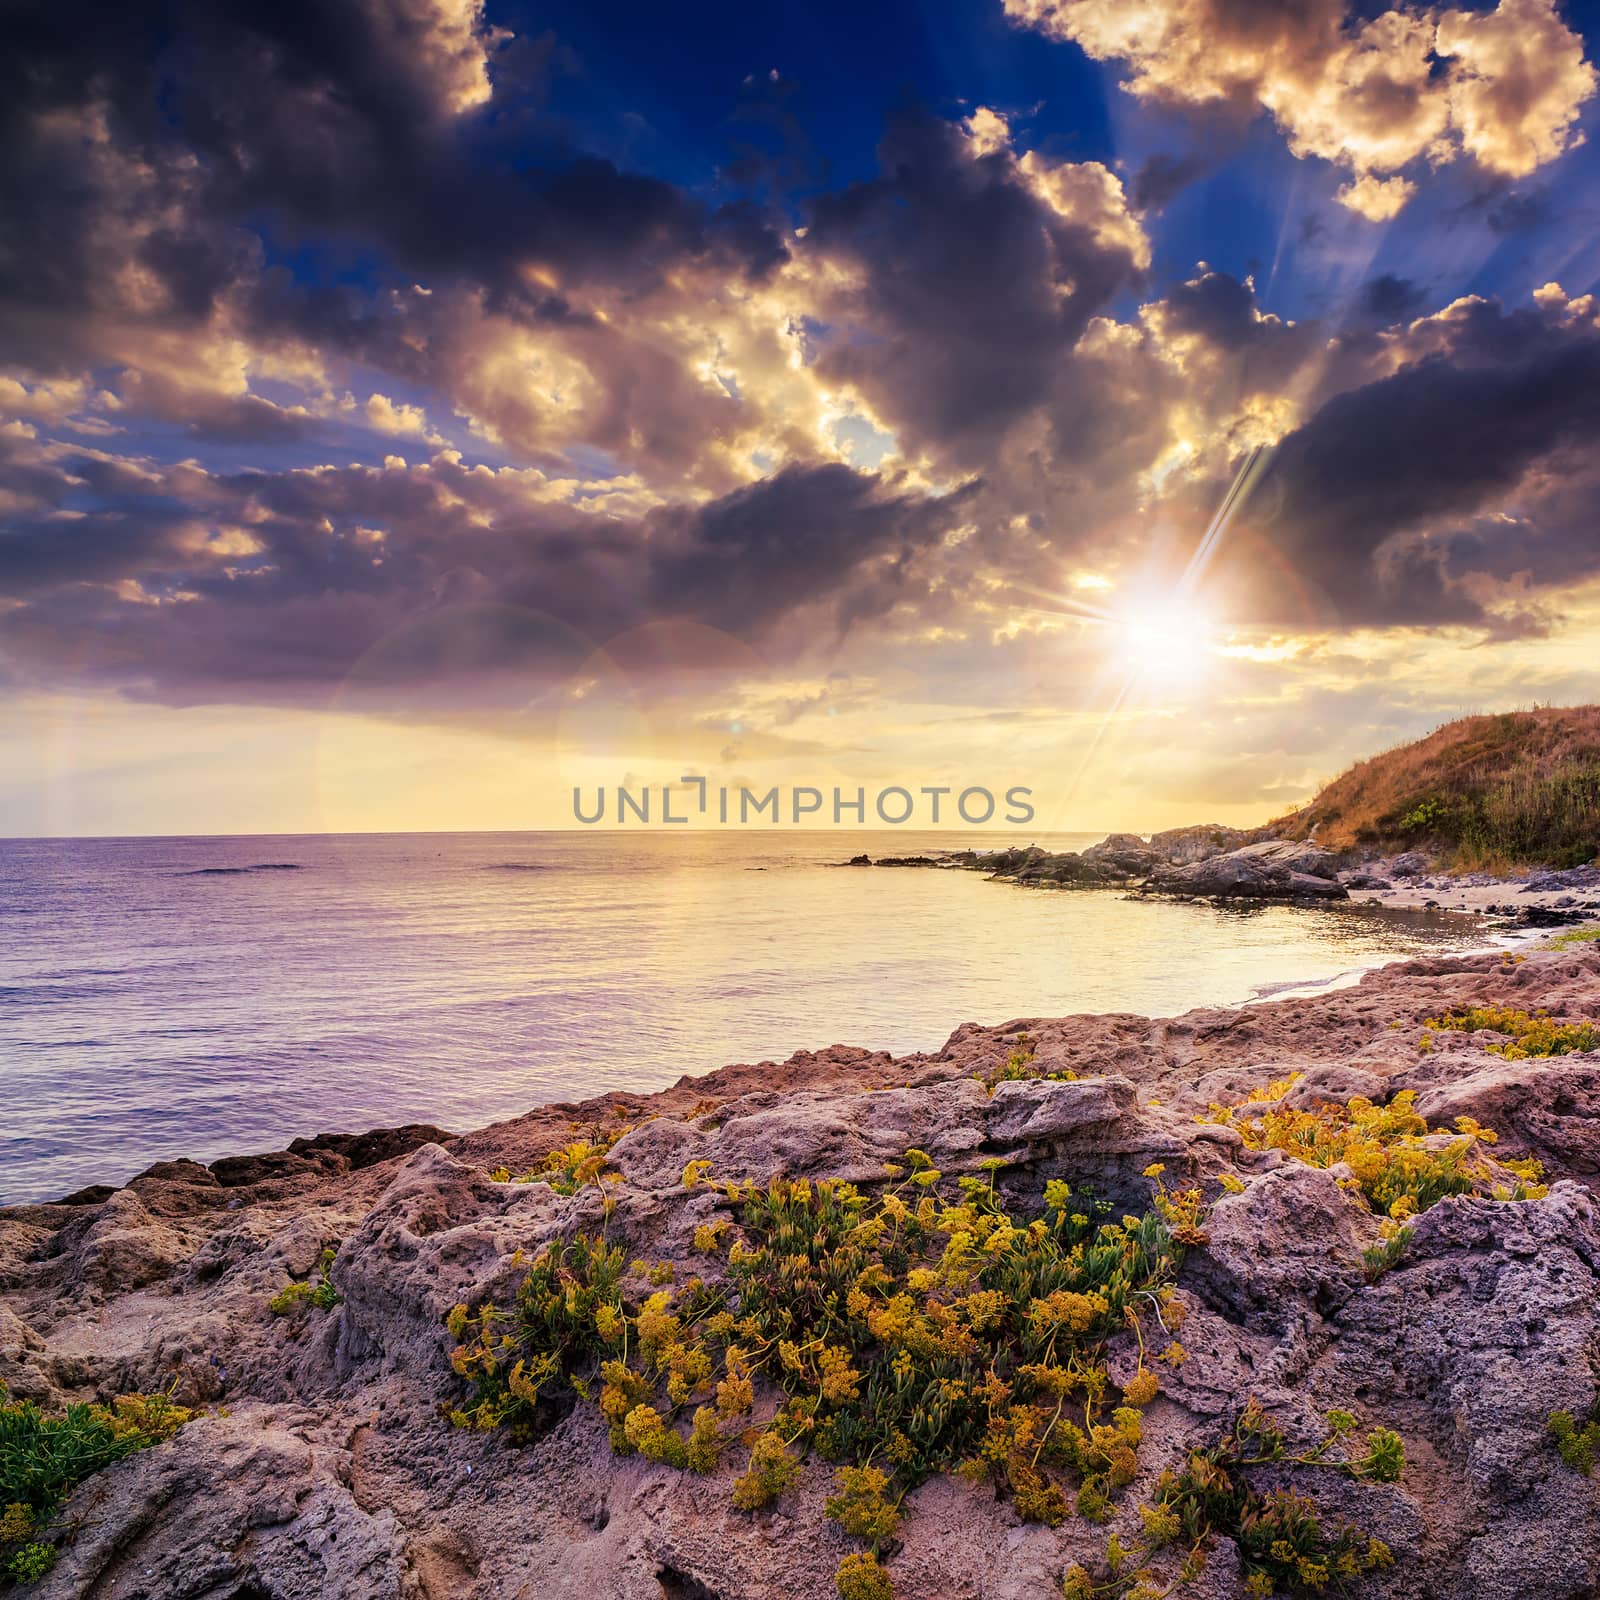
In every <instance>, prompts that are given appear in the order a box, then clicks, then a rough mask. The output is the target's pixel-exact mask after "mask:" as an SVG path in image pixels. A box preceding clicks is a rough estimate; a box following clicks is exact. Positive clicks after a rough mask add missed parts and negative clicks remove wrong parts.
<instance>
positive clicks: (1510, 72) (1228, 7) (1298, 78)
mask: <svg viewBox="0 0 1600 1600" xmlns="http://www.w3.org/2000/svg"><path fill="white" fill-rule="evenodd" d="M1005 9H1006V13H1007V15H1008V16H1010V17H1011V18H1012V19H1013V20H1014V21H1016V22H1017V23H1019V24H1022V25H1024V26H1028V27H1034V28H1038V29H1040V30H1042V31H1043V32H1045V33H1047V34H1049V35H1051V36H1052V37H1054V38H1058V39H1064V40H1071V41H1072V42H1074V43H1076V44H1077V45H1079V46H1080V47H1081V48H1082V49H1083V50H1084V51H1085V52H1086V53H1087V54H1088V55H1090V56H1092V57H1093V58H1094V59H1096V60H1100V61H1114V62H1117V63H1119V64H1120V65H1121V66H1122V68H1123V69H1124V71H1125V73H1126V77H1125V86H1126V88H1127V89H1128V90H1129V91H1130V92H1131V93H1133V94H1135V95H1139V96H1141V97H1144V98H1147V99H1151V100H1157V101H1161V102H1164V103H1166V104H1169V105H1179V106H1182V105H1189V106H1197V105H1205V104H1209V103H1216V102H1230V103H1233V104H1235V105H1238V106H1241V107H1242V108H1244V109H1246V110H1254V109H1260V110H1264V111H1266V112H1267V113H1269V114H1270V115H1271V116H1272V118H1273V119H1274V120H1275V121H1276V122H1277V124H1278V126H1279V127H1280V128H1281V129H1282V130H1283V133H1284V136H1285V137H1286V139H1287V140H1288V143H1289V147H1290V149H1291V150H1293V152H1294V153H1295V154H1296V155H1297V156H1301V157H1308V156H1316V157H1320V158H1321V159H1323V160H1325V161H1330V162H1333V163H1335V164H1336V165H1339V166H1342V167H1345V168H1347V169H1349V170H1350V171H1351V172H1352V174H1353V176H1352V178H1351V180H1350V181H1349V182H1348V183H1346V184H1345V185H1344V186H1343V187H1342V188H1341V189H1340V190H1339V191H1338V199H1339V200H1340V202H1341V203H1342V204H1344V205H1346V206H1348V207H1349V208H1350V209H1351V210H1353V211H1355V212H1358V213H1359V214H1360V215H1362V216H1364V217H1367V218H1368V219H1370V220H1372V221H1384V220H1386V219H1388V218H1389V217H1392V216H1394V215H1395V214H1396V213H1397V212H1398V211H1399V210H1400V209H1401V207H1402V206H1403V205H1404V204H1405V202H1406V200H1407V199H1409V198H1410V196H1411V195H1412V194H1413V193H1414V192H1415V183H1414V181H1413V180H1412V179H1411V178H1408V177H1405V176H1402V174H1403V173H1404V172H1405V170H1406V169H1408V168H1410V169H1415V168H1418V167H1420V166H1423V165H1428V166H1433V167H1438V166H1442V165H1445V164H1447V163H1449V162H1451V161H1456V160H1460V159H1463V158H1470V159H1471V160H1473V161H1475V162H1476V163H1477V164H1478V165H1479V166H1480V167H1481V168H1483V169H1484V170H1485V171H1487V172H1491V173H1494V174H1497V175H1500V176H1502V177H1508V178H1520V177H1526V176H1527V175H1528V174H1530V173H1532V172H1534V171H1536V170H1538V168H1540V167H1541V166H1544V165H1545V164H1547V163H1548V162H1551V161H1553V160H1555V159H1556V157H1558V156H1559V155H1561V154H1562V153H1563V152H1564V151H1565V150H1567V149H1570V148H1571V147H1572V146H1573V144H1574V143H1576V142H1577V141H1578V140H1579V139H1581V134H1579V133H1578V132H1577V131H1576V128H1575V124H1576V122H1577V120H1578V114H1579V111H1580V109H1581V108H1582V106H1583V105H1584V104H1585V102H1587V101H1588V100H1589V99H1591V98H1592V97H1593V95H1594V92H1595V84H1596V75H1595V70H1594V68H1593V67H1592V66H1590V65H1589V64H1588V62H1586V61H1585V60H1584V52H1583V39H1582V37H1581V36H1580V35H1579V34H1578V33H1576V32H1574V31H1573V30H1572V29H1570V28H1569V27H1568V26H1567V25H1566V24H1565V23H1564V22H1563V21H1562V19H1561V15H1560V13H1559V11H1558V10H1557V7H1556V0H1499V4H1498V5H1497V6H1496V8H1495V9H1494V10H1493V11H1492V12H1488V13H1479V12H1471V11H1458V10H1440V9H1421V8H1417V9H1412V8H1396V9H1392V10H1387V11H1382V12H1379V13H1378V14H1376V15H1373V16H1369V17H1367V18H1365V20H1363V19H1362V16H1361V13H1360V12H1359V11H1358V10H1355V9H1354V8H1352V7H1350V6H1348V5H1347V4H1346V0H1296V3H1294V4H1290V5H1260V4H1257V3H1255V0H1139V3H1138V4H1131V5H1130V4H1127V3H1125V0H1005Z"/></svg>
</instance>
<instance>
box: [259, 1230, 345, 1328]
mask: <svg viewBox="0 0 1600 1600" xmlns="http://www.w3.org/2000/svg"><path fill="white" fill-rule="evenodd" d="M338 1254H339V1250H338V1246H337V1245H329V1246H328V1247H327V1248H326V1249H325V1250H324V1251H323V1252H322V1254H321V1255H320V1256H318V1258H317V1265H316V1268H315V1270H314V1272H313V1274H312V1276H311V1277H309V1278H306V1279H304V1280H303V1281H301V1282H295V1281H293V1280H291V1281H290V1282H288V1283H286V1284H285V1285H284V1286H283V1287H282V1288H281V1289H280V1290H278V1292H277V1293H276V1294H275V1295H273V1297H272V1298H271V1299H270V1300H268V1301H267V1310H268V1311H270V1312H271V1313H272V1314H273V1316H275V1317H291V1316H297V1315H299V1314H300V1313H302V1312H305V1311H307V1310H309V1309H311V1308H312V1307H315V1308H316V1309H317V1310H318V1311H331V1310H332V1309H333V1308H334V1307H335V1306H336V1305H339V1304H340V1303H341V1302H342V1301H343V1299H344V1296H343V1295H342V1294H340V1293H339V1291H338V1290H337V1289H335V1288H334V1286H333V1263H334V1261H335V1260H336V1259H337V1257H338Z"/></svg>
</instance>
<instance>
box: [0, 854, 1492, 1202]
mask: <svg viewBox="0 0 1600 1600" xmlns="http://www.w3.org/2000/svg"><path fill="white" fill-rule="evenodd" d="M1096 837H1097V836H1096V835H1093V834H1058V835H1040V836H1038V838H1037V842H1038V843H1040V844H1043V845H1045V846H1046V847H1047V848H1050V849H1081V848H1083V847H1084V846H1085V845H1086V844H1090V843H1092V842H1093V841H1094V840H1095V838H1096ZM1027 842H1029V840H1028V839H1026V838H1018V839H1009V838H1005V837H1002V836H998V835H996V834H994V833H983V834H981V835H975V836H972V837H963V836H962V835H960V834H958V833H951V832H948V831H945V832H939V833H931V834H906V833H901V832H899V831H895V832H893V833H885V832H882V831H880V832H874V833H863V834H851V833H842V832H817V833H806V832H799V831H790V830H779V829H773V830H771V831H770V832H764V831H757V830H749V831H737V832H736V831H731V830H730V831H727V832H688V831H684V832H676V831H674V832H647V831H644V830H637V831H632V832H629V831H627V830H617V831H610V832H603V833H602V832H594V833H579V832H559V833H499V834H496V833H464V834H440V833H427V834H385V835H378V834H363V835H339V836H323V837H313V836H305V835H295V836H288V837H251V838H243V837H240V838H193V839H179V838H168V839H144V838H142V839H51V840H0V1086H3V1091H4V1093H5V1097H6V1116H5V1118H4V1122H3V1125H0V1203H3V1204H14V1203H18V1202H24V1201H36V1200H44V1199H49V1198H56V1197H59V1196H61V1195H64V1194H66V1193H68V1192H70V1191H72V1190H74V1189H76V1188H79V1187H82V1186H84V1185H87V1184H91V1183H121V1182H125V1181H126V1180H127V1179H128V1178H130V1177H132V1176H134V1175H135V1174H137V1173H139V1172H140V1171H142V1170H143V1169H144V1168H145V1167H147V1166H149V1165H150V1164H151V1163H152V1162H154V1161H158V1160H166V1159H172V1158H176V1157H179V1156H187V1157H191V1158H194V1159H196V1160H201V1161H207V1160H212V1159H215V1158H216V1157H218V1156H221V1155H231V1154H243V1153H250V1152H255V1151H262V1150H275V1149H281V1148H283V1146H284V1145H285V1144H287V1143H288V1141H289V1140H291V1139H293V1138H295V1137H296V1136H298V1135H306V1136H309V1135H313V1134H316V1133H322V1132H358V1131H362V1130H365V1129H368V1128H373V1127H388V1126H394V1125H396V1124H400V1123H405V1122H431V1123H434V1124H437V1125H439V1126H441V1127H444V1128H447V1129H450V1130H452V1131H465V1130H467V1129H470V1128H475V1127H480V1126H482V1125H484V1124H485V1123H488V1122H492V1121H495V1120H498V1119H501V1118H506V1117H512V1116H516V1115H518V1114H520V1113H522V1112H524V1111H526V1110H529V1109H530V1108H532V1107H534V1106H538V1105H541V1104H545V1103H548V1102H551V1101H559V1100H573V1099H581V1098H584V1097H587V1096H590V1095H594V1094H599V1093H601V1092H603V1091H605V1090H610V1089H628V1090H651V1089H659V1088H663V1087H665V1086H666V1085H669V1084H671V1083H673V1082H675V1081H676V1080H677V1079H678V1078H680V1077H681V1076H683V1075H684V1074H686V1073H701V1072H707V1071H709V1070H711V1069H713V1068H715V1067H718V1066H721V1065H723V1064H725V1063H727V1062H732V1061H745V1062H760V1061H765V1060H774V1061H781V1060H783V1059H784V1058H786V1057H788V1056H789V1055H791V1054H792V1053H793V1052H795V1051H796V1050H800V1049H817V1048H821V1047H823V1046H826V1045H830V1044H853V1045H864V1046H868V1047H870V1048H873V1049H886V1050H891V1051H894V1052H896V1053H902V1052H908V1051H916V1050H937V1049H938V1048H939V1047H940V1046H941V1045H942V1044H943V1043H944V1041H945V1040H946V1039H947V1038H948V1037H949V1035H950V1034H951V1032H952V1031H953V1030H954V1029H955V1028H956V1027H957V1026H958V1025H960V1024H961V1023H963V1022H979V1023H1001V1022H1006V1021H1009V1020H1012V1019H1016V1018H1024V1017H1043V1016H1060V1015H1064V1014H1067V1013H1071V1012H1083V1011H1132V1012H1141V1013H1145V1014H1148V1015H1170V1014H1173V1013H1177V1012H1180V1011H1184V1010H1186V1009H1188V1008H1190V1007H1193V1006H1198V1005H1211V1004H1232V1003H1237V1002H1242V1001H1246V1000H1249V999H1251V998H1257V997H1261V996H1263V995H1268V994H1275V993H1287V992H1291V991H1294V990H1298V989H1312V988H1316V987H1318V986H1326V985H1329V984H1332V983H1339V982H1344V981H1349V980H1351V979H1352V978H1353V977H1354V976H1355V975H1358V974H1359V973H1360V972H1362V971H1364V970H1366V969H1367V968H1370V967H1373V966H1376V965H1379V964H1381V963H1383V962H1385V961H1389V960H1392V959H1395V958H1397V957H1400V956H1405V955H1409V954H1413V953H1416V952H1419V951H1447V950H1451V949H1460V948H1466V947H1472V946H1478V945H1482V944H1483V943H1484V942H1485V941H1484V937H1483V934H1482V933H1481V931H1479V929H1478V928H1477V926H1476V925H1475V924H1474V923H1473V922H1472V921H1471V920H1470V919H1467V918H1464V917H1461V916H1457V915H1451V914H1448V913H1442V912H1430V911H1410V912H1405V911H1379V910H1375V909H1365V908H1357V907H1346V906H1337V907H1327V906H1315V907H1313V906H1291V905H1277V906H1263V905H1253V906H1248V907H1245V906H1224V905H1212V904H1201V903H1193V904H1182V903H1174V902H1170V901H1161V900H1140V899H1137V898H1132V897H1130V896H1129V895H1128V894H1127V893H1126V892H1125V891H1122V890H1092V891H1083V890H1066V891H1059V890H1058V891H1051V890H1041V889H1026V888H1020V887H1018V886H1016V885H1013V884H1006V883H999V882H989V881H986V880H985V879H984V877H983V876H982V875H980V874H978V873H973V872H962V871H927V870H901V869H879V868H874V869H870V870H868V869H862V868H859V867H858V868H850V867H844V866H841V865H839V863H841V862H844V861H846V860H848V859H849V858H850V857H851V856H854V855H857V854H859V853H862V852H866V853H869V854H871V855H873V856H879V855H883V854H894V855H906V854H915V853H917V852H919V851H936V850H952V849H959V848H963V847H969V846H971V847H977V848H984V849H993V848H1000V847H1002V846H1004V845H1008V844H1012V843H1027Z"/></svg>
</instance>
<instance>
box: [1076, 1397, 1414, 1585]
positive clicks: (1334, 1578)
mask: <svg viewBox="0 0 1600 1600" xmlns="http://www.w3.org/2000/svg"><path fill="white" fill-rule="evenodd" d="M1269 1465H1277V1466H1282V1467H1289V1468H1299V1469H1308V1468H1321V1469H1324V1470H1329V1471H1333V1472H1337V1473H1338V1474H1340V1475H1341V1476H1343V1477H1347V1478H1356V1479H1362V1480H1366V1481H1371V1482H1377V1483H1392V1482H1394V1481H1395V1480H1396V1479H1398V1478H1399V1476H1400V1474H1401V1473H1402V1472H1403V1471H1404V1469H1405V1447H1404V1445H1403V1444H1402V1443H1401V1440H1400V1436H1399V1435H1398V1434H1396V1433H1394V1432H1392V1431H1390V1430H1389V1429H1387V1428H1374V1429H1372V1430H1371V1431H1370V1432H1369V1433H1367V1434H1366V1435H1365V1437H1362V1436H1361V1434H1360V1432H1359V1430H1358V1426H1357V1422H1356V1419H1355V1417H1354V1416H1353V1415H1352V1414H1351V1413H1350V1412H1348V1411H1332V1412H1330V1413H1329V1414H1328V1419H1327V1430H1326V1434H1325V1436H1324V1437H1323V1439H1322V1440H1321V1441H1320V1442H1319V1443H1318V1444H1316V1445H1313V1446H1311V1447H1310V1448H1308V1449H1304V1450H1299V1451H1294V1450H1291V1449H1290V1448H1289V1446H1288V1443H1287V1441H1286V1439H1285V1437H1284V1435H1283V1432H1282V1430H1281V1429H1280V1428H1279V1427H1278V1425H1277V1424H1276V1423H1275V1422H1274V1421H1273V1420H1272V1418H1271V1417H1269V1416H1268V1415H1267V1413H1266V1412H1265V1411H1264V1410H1263V1409H1262V1408H1261V1406H1260V1405H1259V1404H1258V1403H1257V1402H1256V1401H1254V1400H1250V1401H1249V1402H1247V1403H1246V1405H1245V1407H1244V1409H1243V1410H1242V1411H1241V1412H1240V1414H1239V1417H1238V1419H1237V1420H1236V1421H1235V1423H1234V1424H1233V1426H1232V1428H1230V1429H1229V1431H1228V1432H1227V1433H1226V1434H1224V1435H1223V1437H1222V1438H1221V1439H1219V1440H1218V1441H1217V1442H1216V1443H1215V1444H1213V1445H1211V1446H1209V1447H1208V1448H1206V1449H1203V1450H1194V1451H1191V1452H1190V1455H1189V1458H1188V1460H1187V1461H1186V1462H1185V1464H1184V1465H1183V1467H1182V1468H1180V1469H1178V1470H1176V1471H1173V1470H1168V1471H1166V1472H1163V1473H1162V1474H1161V1477H1160V1478H1159V1480H1158V1481H1157V1483H1156V1489H1155V1493H1154V1495H1153V1496H1152V1497H1151V1499H1150V1501H1149V1502H1148V1503H1147V1504H1146V1505H1144V1506H1142V1507H1141V1508H1140V1518H1141V1521H1142V1523H1143V1531H1142V1534H1141V1536H1140V1537H1139V1538H1138V1539H1137V1540H1136V1541H1135V1542H1134V1543H1132V1544H1125V1543H1124V1542H1123V1541H1122V1540H1121V1539H1119V1538H1116V1537H1113V1538H1112V1540H1111V1541H1110V1542H1109V1543H1108V1545H1107V1548H1106V1560H1105V1566H1104V1570H1103V1572H1102V1573H1101V1574H1100V1575H1099V1576H1096V1575H1094V1574H1091V1573H1090V1571H1089V1570H1088V1569H1087V1568H1085V1567H1083V1566H1075V1567H1072V1568H1069V1569H1068V1571H1067V1574H1066V1577H1065V1579H1064V1580H1063V1583H1062V1592H1063V1594H1064V1596H1065V1597H1066V1600H1158V1597H1160V1596H1163V1595H1168V1594H1171V1593H1172V1592H1173V1591H1174V1590H1175V1589H1177V1588H1179V1587H1181V1586H1182V1584H1184V1583H1185V1582H1187V1581H1189V1580H1191V1579H1193V1578H1195V1577H1197V1576H1198V1575H1199V1573H1200V1572H1201V1571H1203V1570H1204V1567H1205V1562H1206V1554H1207V1549H1208V1546H1209V1545H1210V1543H1211V1542H1212V1541H1213V1540H1214V1539H1215V1538H1217V1537H1219V1536H1225V1537H1227V1538H1230V1539H1232V1540H1233V1541H1234V1543H1235V1545H1236V1546H1237V1547H1238V1551H1239V1563H1240V1567H1241V1569H1242V1571H1243V1575H1244V1581H1245V1591H1246V1593H1247V1594H1250V1595H1253V1596H1267V1595H1272V1594H1306V1593H1311V1594H1318V1593H1323V1592H1325V1591H1329V1590H1332V1591H1334V1592H1337V1593H1342V1592H1344V1586H1345V1584H1346V1582H1347V1581H1349V1580H1350V1579H1353V1578H1356V1577H1358V1576H1360V1575H1361V1574H1362V1573H1363V1572H1367V1571H1371V1570H1372V1569H1373V1568H1376V1567H1384V1566H1388V1565H1389V1564H1390V1562H1391V1561H1392V1560H1393V1557H1392V1555H1391V1554H1390V1551H1389V1549H1388V1547H1387V1546H1386V1545H1385V1544H1383V1542H1382V1541H1381V1540H1378V1539H1373V1538H1371V1537H1369V1536H1368V1535H1367V1534H1365V1533H1363V1532H1362V1531H1361V1530H1360V1529H1358V1528H1355V1527H1352V1526H1351V1525H1350V1524H1348V1523H1345V1522H1343V1521H1340V1520H1338V1519H1335V1518H1330V1517H1327V1516H1324V1515H1323V1513H1322V1512H1321V1510H1320V1509H1319V1507H1318V1505H1317V1503H1316V1501H1315V1500H1314V1499H1313V1498H1312V1497H1310V1496H1309V1495H1306V1494H1303V1493H1301V1492H1299V1491H1298V1490H1297V1489H1295V1488H1293V1487H1290V1486H1288V1485H1284V1484H1278V1485H1276V1486H1274V1487H1272V1488H1269V1489H1264V1490H1263V1489H1258V1488H1257V1487H1256V1486H1255V1485H1254V1484H1253V1482H1252V1481H1251V1474H1252V1469H1254V1468H1257V1467H1263V1466H1269ZM1160 1565H1165V1566H1166V1567H1167V1568H1168V1574H1167V1575H1166V1576H1165V1577H1163V1576H1160V1575H1158V1570H1157V1569H1158V1566H1160Z"/></svg>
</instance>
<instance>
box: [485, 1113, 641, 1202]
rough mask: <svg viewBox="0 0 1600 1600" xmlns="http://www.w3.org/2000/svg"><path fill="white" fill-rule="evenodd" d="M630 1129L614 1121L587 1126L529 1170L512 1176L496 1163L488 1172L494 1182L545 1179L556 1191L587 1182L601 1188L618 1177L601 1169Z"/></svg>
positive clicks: (567, 1192)
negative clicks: (585, 1131)
mask: <svg viewBox="0 0 1600 1600" xmlns="http://www.w3.org/2000/svg"><path fill="white" fill-rule="evenodd" d="M632 1132H633V1125H632V1124H615V1125H612V1126H609V1127H604V1128H600V1129H596V1130H591V1131H590V1132H589V1133H588V1134H587V1135H586V1136H584V1137H583V1138H579V1139H573V1140H571V1141H569V1142H568V1143H567V1144H564V1145H562V1146H561V1147H560V1148H559V1149H556V1150H552V1151H551V1152H550V1153H549V1154H548V1155H547V1156H545V1158H544V1159H543V1160H542V1161H541V1162H540V1163H539V1165H538V1166H536V1167H535V1168H534V1169H533V1170H532V1171H531V1172H524V1173H521V1174H519V1175H517V1176H515V1177H513V1176H512V1173H511V1171H510V1169H509V1168H507V1167H496V1168H495V1169H494V1171H493V1172H491V1173H490V1174H489V1176H490V1178H492V1179H493V1180H494V1181H495V1182H496V1183H547V1184H549V1185H550V1187H551V1188H552V1189H554V1190H555V1192H556V1193H557V1194H564V1195H575V1194H578V1193H579V1192H580V1191H581V1190H583V1189H586V1188H589V1187H590V1186H591V1185H593V1186H594V1187H597V1188H602V1189H603V1188H605V1187H607V1186H608V1185H610V1184H613V1183H615V1182H617V1181H618V1177H617V1174H616V1173H608V1172H606V1170H605V1165H606V1157H607V1156H608V1155H610V1154H611V1150H612V1147H613V1146H614V1145H615V1144H616V1143H617V1142H618V1141H619V1140H620V1139H622V1138H624V1137H625V1136H626V1135H627V1134H630V1133H632Z"/></svg>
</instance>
